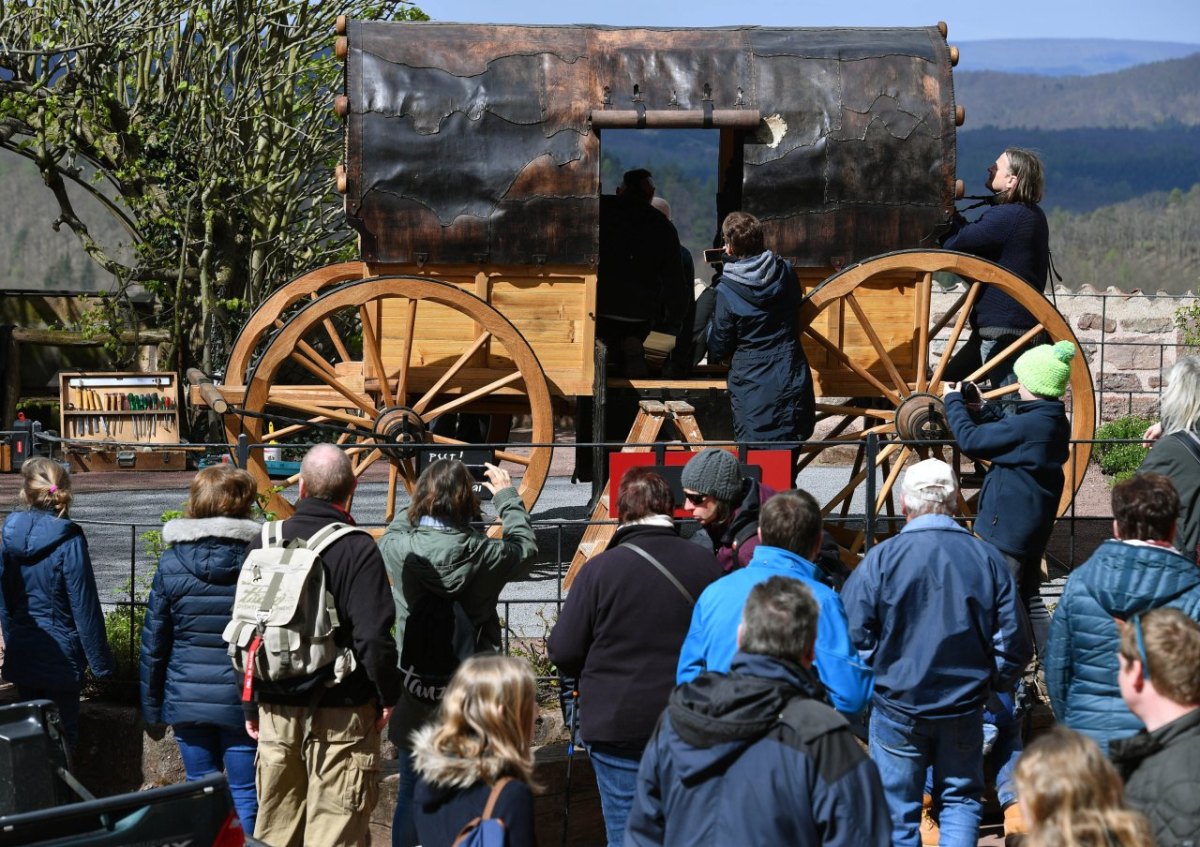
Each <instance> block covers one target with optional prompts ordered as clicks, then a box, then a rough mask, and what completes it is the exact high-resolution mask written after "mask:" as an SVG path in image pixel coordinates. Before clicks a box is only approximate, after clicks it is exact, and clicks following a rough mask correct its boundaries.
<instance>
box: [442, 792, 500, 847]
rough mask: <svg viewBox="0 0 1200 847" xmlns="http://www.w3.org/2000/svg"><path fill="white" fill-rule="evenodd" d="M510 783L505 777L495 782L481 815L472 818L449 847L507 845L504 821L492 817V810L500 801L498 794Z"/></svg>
mask: <svg viewBox="0 0 1200 847" xmlns="http://www.w3.org/2000/svg"><path fill="white" fill-rule="evenodd" d="M510 782H512V779H511V778H510V777H507V776H503V777H500V779H498V780H496V784H495V785H493V786H492V793H491V794H489V795H488V800H487V805H486V806H484V807H483V814H482V815H480V816H479V817H477V818H472V819H471V820H470V821H469V822H468V823H467V825H466V826H464V827H463V828H462V829H461V830H459V832H458V837H457V838H455V839H454V843H453V844H452V845H451V847H504V845H506V844H507V843H508V832H507V831H506V830H505V828H504V821H503V820H502V819H501V818H494V817H492V809H494V808H495V806H496V801H497V800H499V799H500V792H502V791H503V790H504V786H506V785H508V783H510Z"/></svg>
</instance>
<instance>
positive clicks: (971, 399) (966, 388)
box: [962, 382, 983, 405]
mask: <svg viewBox="0 0 1200 847" xmlns="http://www.w3.org/2000/svg"><path fill="white" fill-rule="evenodd" d="M962 397H963V402H964V403H967V404H968V405H974V404H976V403H982V402H983V395H982V394H981V393H980V391H979V386H978V385H976V384H975V383H973V382H964V383H963V384H962Z"/></svg>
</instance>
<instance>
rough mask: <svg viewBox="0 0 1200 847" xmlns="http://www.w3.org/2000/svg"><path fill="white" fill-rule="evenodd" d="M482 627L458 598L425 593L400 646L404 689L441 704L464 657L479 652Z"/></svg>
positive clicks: (417, 697) (407, 625) (416, 603)
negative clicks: (476, 623)
mask: <svg viewBox="0 0 1200 847" xmlns="http://www.w3.org/2000/svg"><path fill="white" fill-rule="evenodd" d="M478 643H479V628H478V627H476V626H475V625H474V624H473V623H472V622H471V617H470V615H468V614H467V610H466V609H464V608H463V605H462V604H461V603H460V602H458V601H457V600H450V599H449V598H446V597H439V596H437V595H436V594H424V595H422V596H421V597H419V598H418V599H417V601H416V602H415V603H413V605H412V608H411V609H409V613H408V620H407V621H406V622H405V624H404V641H403V644H402V645H401V648H400V673H402V674H403V675H404V688H405V690H406V691H408V693H409V694H410V695H411V696H413V697H415V698H416V699H417V700H420V701H421V702H423V703H431V704H437V703H439V702H441V699H442V697H443V695H445V693H446V686H447V685H448V684H449V683H450V678H451V677H452V676H454V672H455V671H456V670H458V666H459V665H461V664H462V663H463V661H464V660H466V659H469V658H470V657H471V656H474V655H475V654H476V653H477V652H479V648H478Z"/></svg>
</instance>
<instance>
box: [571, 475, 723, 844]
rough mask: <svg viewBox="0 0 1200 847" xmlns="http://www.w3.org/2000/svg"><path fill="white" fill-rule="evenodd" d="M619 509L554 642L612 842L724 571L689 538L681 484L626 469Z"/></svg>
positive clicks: (575, 591)
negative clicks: (679, 515)
mask: <svg viewBox="0 0 1200 847" xmlns="http://www.w3.org/2000/svg"><path fill="white" fill-rule="evenodd" d="M617 509H618V516H619V518H620V521H621V527H620V529H618V530H617V533H616V535H614V536H613V539H612V541H611V542H610V543H609V545H608V549H607V550H605V551H604V552H603V553H601V554H600V555H599V556H597V557H596V558H595V559H593V560H592V561H590V562H588V564H587V566H586V567H585V568H583V570H581V571H580V572H579V576H578V577H577V578H576V580H575V584H574V585H573V586H572V587H571V593H570V594H568V595H567V602H566V604H565V605H564V606H563V609H562V612H561V613H559V616H558V623H557V624H555V626H554V630H553V631H552V632H551V633H550V641H549V648H550V658H551V659H552V660H553V661H554V663H555V664H556V665H558V669H559V671H560V672H562V673H563V674H566V675H568V676H578V677H580V686H579V690H580V707H581V708H580V721H581V726H580V734H581V735H582V736H583V738H584V740H585V741H586V742H587V744H588V748H589V751H590V755H591V760H592V769H593V770H594V771H595V773H596V782H597V784H598V785H599V788H600V801H601V806H602V808H603V811H604V826H605V829H606V830H607V831H608V843H609V844H610V845H619V844H621V840H622V837H623V835H624V832H625V818H626V816H627V815H628V814H629V806H630V804H631V803H632V802H633V792H634V787H635V777H636V776H637V768H638V761H639V760H640V759H641V757H642V750H643V749H644V748H645V746H646V742H647V741H648V740H649V738H650V734H651V733H652V732H653V731H654V723H655V721H657V720H658V715H659V713H660V712H662V710H663V707H664V706H666V705H667V698H668V697H669V696H670V694H671V689H672V688H674V686H675V664H676V662H677V661H678V660H679V648H680V645H682V644H683V639H684V636H686V635H687V631H688V627H689V626H690V625H691V620H692V606H693V605H694V603H695V598H696V597H699V596H700V594H701V592H703V591H704V589H705V588H706V587H707V586H708V585H709V583H711V582H713V581H715V580H716V579H717V578H718V577H720V576H721V573H722V571H721V567H720V565H718V564H717V560H716V558H715V557H714V556H713V554H712V553H711V552H710V551H709V550H707V549H705V548H702V547H700V546H698V545H696V544H692V543H691V542H690V541H686V540H684V539H682V538H680V537H679V529H678V527H676V525H675V521H674V520H673V519H672V518H671V513H672V512H673V511H674V502H673V501H672V497H671V488H670V486H669V485H668V484H667V481H666V480H664V479H663V478H662V477H661V476H659V475H658V474H657V473H655V472H654V471H653V470H651V469H650V468H633V469H632V470H630V471H629V472H628V473H626V474H625V476H624V477H623V478H622V479H621V486H620V489H619V491H618V494H617ZM639 551H640V552H639ZM651 560H654V562H652V561H651Z"/></svg>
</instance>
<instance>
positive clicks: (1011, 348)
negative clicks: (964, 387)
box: [967, 324, 1045, 382]
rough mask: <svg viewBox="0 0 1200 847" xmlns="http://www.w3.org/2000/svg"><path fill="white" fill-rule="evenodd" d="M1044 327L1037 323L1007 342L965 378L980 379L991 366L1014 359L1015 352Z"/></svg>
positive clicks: (973, 380)
mask: <svg viewBox="0 0 1200 847" xmlns="http://www.w3.org/2000/svg"><path fill="white" fill-rule="evenodd" d="M1044 329H1045V327H1043V326H1042V325H1041V324H1037V325H1036V326H1034V327H1033V328H1032V329H1030V330H1028V331H1027V332H1025V334H1024V335H1022V336H1021V337H1020V338H1018V339H1017V340H1015V341H1014V342H1013V343H1012V344H1009V345H1008V346H1007V347H1005V348H1004V349H1003V350H1001V351H1000V352H999V353H997V354H996V355H995V356H992V358H991V359H990V360H988V361H987V362H984V363H983V365H981V366H980V367H979V368H977V369H976V370H975V371H974V372H973V373H971V374H970V375H968V376H967V379H968V380H970V381H971V382H975V381H977V380H980V379H982V378H983V377H985V376H987V375H988V374H989V373H991V372H992V369H993V368H996V367H998V366H999V365H1000V364H1002V363H1003V362H1007V361H1009V360H1011V359H1014V358H1015V357H1016V356H1017V354H1018V353H1020V352H1021V350H1022V348H1024V346H1025V345H1026V344H1028V343H1029V342H1030V341H1032V340H1033V338H1034V337H1035V336H1037V335H1038V333H1040V332H1043V331H1044Z"/></svg>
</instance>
